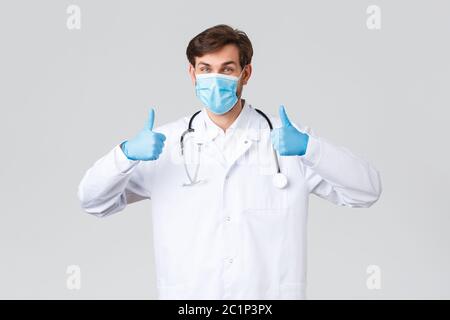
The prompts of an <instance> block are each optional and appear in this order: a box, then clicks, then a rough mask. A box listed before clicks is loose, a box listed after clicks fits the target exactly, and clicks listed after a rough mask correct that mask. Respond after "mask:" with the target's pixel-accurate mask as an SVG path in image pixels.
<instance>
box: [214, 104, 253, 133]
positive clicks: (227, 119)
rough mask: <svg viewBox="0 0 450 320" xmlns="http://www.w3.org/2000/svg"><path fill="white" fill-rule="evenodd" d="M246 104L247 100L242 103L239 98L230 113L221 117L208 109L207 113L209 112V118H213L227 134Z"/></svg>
mask: <svg viewBox="0 0 450 320" xmlns="http://www.w3.org/2000/svg"><path fill="white" fill-rule="evenodd" d="M244 102H245V100H244V101H242V99H241V98H239V100H238V101H237V102H236V104H235V105H234V106H233V108H231V110H230V111H228V112H227V113H225V114H221V115H217V114H214V113H213V112H211V111H209V110H208V109H207V110H206V111H207V112H208V116H209V117H210V118H211V120H212V121H213V122H214V123H215V124H216V125H217V126H219V127H220V128H221V129H222V130H223V131H224V132H225V131H226V130H227V129H228V127H229V126H231V124H232V123H233V122H234V120H236V118H237V117H238V116H239V114H240V113H241V111H242V107H243V105H244Z"/></svg>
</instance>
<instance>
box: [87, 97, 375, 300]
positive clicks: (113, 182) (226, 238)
mask: <svg viewBox="0 0 450 320" xmlns="http://www.w3.org/2000/svg"><path fill="white" fill-rule="evenodd" d="M242 112H247V115H248V117H246V118H245V121H240V122H239V124H240V125H239V129H241V130H243V131H242V132H241V133H242V134H241V135H239V141H237V142H236V143H235V144H236V146H235V147H236V149H235V150H236V152H235V153H234V160H233V159H232V161H231V162H230V161H226V159H225V157H224V156H223V154H222V153H221V152H220V150H219V149H218V147H217V146H215V145H214V144H213V143H211V140H212V138H213V136H214V135H212V134H211V131H210V130H208V127H207V126H206V123H205V118H204V117H208V115H207V113H206V110H205V108H203V109H202V111H201V112H200V113H199V114H198V115H197V117H196V118H195V119H194V121H193V127H194V129H195V132H194V133H190V134H188V135H186V150H185V151H186V154H185V155H186V160H187V164H188V169H189V171H190V173H191V175H192V174H193V172H194V171H195V168H196V164H197V163H198V161H200V166H199V171H198V178H199V179H201V180H203V181H204V182H203V183H199V184H197V185H195V186H190V187H183V186H182V184H183V183H185V182H188V178H187V176H186V173H185V169H184V166H183V161H182V157H181V154H180V147H179V141H180V136H181V134H182V133H183V132H184V131H185V130H186V128H187V125H188V121H189V118H190V117H184V118H181V119H179V120H178V121H174V122H171V123H168V124H165V125H162V126H159V127H156V128H154V131H156V132H161V133H163V134H164V135H165V136H166V138H167V139H166V141H165V147H164V149H163V152H162V153H161V155H160V157H159V158H158V159H157V160H155V161H133V160H128V159H127V158H126V157H125V155H124V153H123V152H122V150H121V148H120V144H118V145H116V146H115V147H114V148H113V149H112V150H111V151H110V152H108V153H107V154H106V155H104V156H103V157H102V158H100V159H99V160H97V161H96V162H95V163H94V164H93V166H92V167H91V168H89V169H88V170H87V172H86V173H85V175H84V176H83V178H82V180H81V182H80V185H79V188H78V197H79V199H80V201H81V207H82V208H83V209H84V210H85V211H86V212H88V213H90V214H93V215H95V216H98V217H105V216H109V215H111V214H113V213H116V212H119V211H121V210H123V209H124V208H125V206H126V205H127V204H131V203H133V202H136V201H140V200H144V199H151V201H150V204H151V209H152V219H153V236H154V252H155V263H156V279H157V283H156V285H157V289H158V298H159V299H304V298H305V291H306V239H307V233H306V231H307V218H308V200H309V195H310V194H311V193H313V194H316V195H317V196H319V197H321V198H324V199H326V200H329V201H331V202H333V203H335V204H336V205H341V206H348V207H355V208H356V207H369V206H371V205H372V204H373V203H374V202H376V201H377V200H378V198H379V196H380V194H381V181H380V175H379V172H378V171H377V170H376V169H375V168H374V167H373V166H372V165H371V164H370V163H369V162H368V161H367V160H365V159H363V158H361V157H360V156H357V155H355V154H353V153H352V152H350V151H349V150H348V149H347V148H344V147H339V146H335V145H333V144H332V143H330V142H329V141H327V140H326V139H324V138H322V137H318V136H316V135H315V134H314V133H313V132H312V131H311V130H309V129H308V128H307V127H304V128H301V127H298V126H297V125H295V124H294V126H296V127H297V128H298V129H300V130H302V131H303V132H305V131H306V132H308V133H309V135H310V138H309V143H308V147H307V150H306V154H305V155H304V156H279V161H280V167H281V171H282V172H283V173H284V174H285V175H286V176H287V178H288V181H289V182H288V185H287V187H286V188H284V189H277V188H276V187H274V185H273V183H272V178H273V174H274V173H275V172H276V167H275V161H274V157H273V153H272V149H271V140H270V131H269V128H268V124H267V122H266V120H265V119H264V118H263V117H262V116H261V115H259V114H258V113H257V112H256V111H255V110H254V108H253V107H252V106H251V105H249V104H248V103H247V102H246V103H245V104H244V107H243V110H242V111H241V113H242ZM268 116H269V118H270V120H271V121H272V123H273V125H274V127H280V126H281V121H280V119H279V118H278V117H274V116H272V115H268ZM196 143H202V150H201V152H200V154H198V153H197V152H196V151H197V147H196ZM149 249H150V248H149Z"/></svg>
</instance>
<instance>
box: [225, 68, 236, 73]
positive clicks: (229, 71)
mask: <svg viewBox="0 0 450 320" xmlns="http://www.w3.org/2000/svg"><path fill="white" fill-rule="evenodd" d="M223 71H224V72H226V73H232V72H233V71H234V69H233V68H230V67H225V68H223Z"/></svg>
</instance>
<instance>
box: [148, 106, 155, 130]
mask: <svg viewBox="0 0 450 320" xmlns="http://www.w3.org/2000/svg"><path fill="white" fill-rule="evenodd" d="M147 121H148V122H147V125H146V127H147V129H149V130H150V131H152V130H153V124H154V123H155V110H154V109H153V108H151V109H150V110H149V111H148V120H147Z"/></svg>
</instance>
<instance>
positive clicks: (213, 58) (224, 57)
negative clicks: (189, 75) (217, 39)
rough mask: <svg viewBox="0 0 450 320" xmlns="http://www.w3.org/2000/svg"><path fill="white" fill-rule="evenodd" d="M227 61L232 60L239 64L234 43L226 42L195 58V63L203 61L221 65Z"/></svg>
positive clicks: (237, 52)
mask: <svg viewBox="0 0 450 320" xmlns="http://www.w3.org/2000/svg"><path fill="white" fill-rule="evenodd" d="M227 61H234V62H235V63H236V64H239V49H238V47H237V46H236V45H234V44H227V45H225V46H223V47H222V48H220V49H218V50H216V51H213V52H208V53H206V54H204V55H203V56H201V57H196V58H195V63H196V64H198V63H200V62H204V63H207V64H209V65H212V66H214V65H221V64H222V63H224V62H227Z"/></svg>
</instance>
